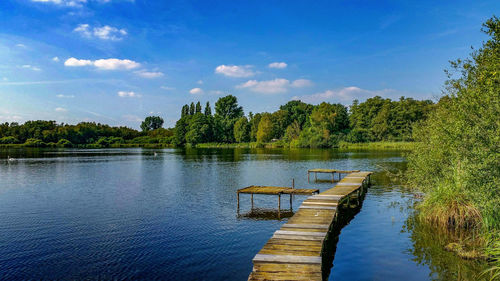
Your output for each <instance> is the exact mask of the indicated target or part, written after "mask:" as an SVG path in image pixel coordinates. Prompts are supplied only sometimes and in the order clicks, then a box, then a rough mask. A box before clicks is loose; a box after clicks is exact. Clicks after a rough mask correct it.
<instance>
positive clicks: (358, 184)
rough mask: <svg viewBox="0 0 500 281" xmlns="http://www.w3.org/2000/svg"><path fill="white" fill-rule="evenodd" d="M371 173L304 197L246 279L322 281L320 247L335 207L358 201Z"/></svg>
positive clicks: (335, 213)
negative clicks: (354, 198) (350, 201)
mask: <svg viewBox="0 0 500 281" xmlns="http://www.w3.org/2000/svg"><path fill="white" fill-rule="evenodd" d="M371 174H372V173H371V172H356V173H350V174H349V175H347V176H346V177H345V178H343V179H342V180H341V181H340V182H339V183H338V184H337V185H336V186H334V187H333V188H331V189H328V190H326V191H324V192H321V193H320V194H316V195H312V196H310V197H308V198H307V199H306V200H305V201H304V202H303V203H302V205H301V206H300V208H299V210H298V211H297V212H296V213H295V214H294V215H293V216H292V217H291V218H290V219H289V220H288V222H287V223H286V224H284V225H283V226H282V227H281V229H279V230H277V231H276V232H275V233H274V235H273V236H272V237H271V239H269V241H268V242H267V243H266V244H265V245H264V247H263V248H262V249H261V250H260V251H259V253H258V254H257V255H256V256H255V257H254V259H253V271H252V273H251V274H250V276H249V278H248V280H322V278H323V273H322V266H323V264H322V260H323V259H322V252H323V244H324V241H325V238H326V236H327V234H328V231H329V230H330V229H331V227H332V225H333V223H334V219H335V217H336V216H337V207H338V206H339V205H340V204H343V203H344V202H345V201H346V200H347V201H348V200H350V198H351V196H352V195H354V194H356V195H357V196H356V199H357V200H359V198H360V195H361V192H363V191H362V190H363V188H362V187H363V186H364V185H366V184H369V178H370V175H371ZM352 197H354V196H352Z"/></svg>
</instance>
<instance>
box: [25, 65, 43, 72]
mask: <svg viewBox="0 0 500 281" xmlns="http://www.w3.org/2000/svg"><path fill="white" fill-rule="evenodd" d="M20 67H21V68H25V69H30V70H33V71H41V69H40V68H39V67H37V66H33V65H31V64H24V65H21V66H20Z"/></svg>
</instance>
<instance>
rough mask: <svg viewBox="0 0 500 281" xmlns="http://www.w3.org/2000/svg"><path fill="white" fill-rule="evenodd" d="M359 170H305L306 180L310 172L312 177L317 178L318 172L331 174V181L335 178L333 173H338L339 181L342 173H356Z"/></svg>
mask: <svg viewBox="0 0 500 281" xmlns="http://www.w3.org/2000/svg"><path fill="white" fill-rule="evenodd" d="M356 172H359V170H350V171H349V170H335V169H310V170H308V171H307V182H309V175H310V174H311V173H314V179H315V180H318V173H319V174H332V182H334V180H335V174H339V181H340V179H341V177H342V174H350V173H356Z"/></svg>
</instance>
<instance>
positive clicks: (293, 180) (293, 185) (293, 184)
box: [292, 179, 295, 188]
mask: <svg viewBox="0 0 500 281" xmlns="http://www.w3.org/2000/svg"><path fill="white" fill-rule="evenodd" d="M292 188H295V179H292Z"/></svg>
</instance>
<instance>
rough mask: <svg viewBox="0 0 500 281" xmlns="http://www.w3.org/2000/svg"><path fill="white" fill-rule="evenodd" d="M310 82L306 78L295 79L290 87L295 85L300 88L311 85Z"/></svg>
mask: <svg viewBox="0 0 500 281" xmlns="http://www.w3.org/2000/svg"><path fill="white" fill-rule="evenodd" d="M312 84H313V83H312V82H311V80H307V79H297V80H295V81H293V82H292V87H295V88H302V87H308V86H312Z"/></svg>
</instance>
